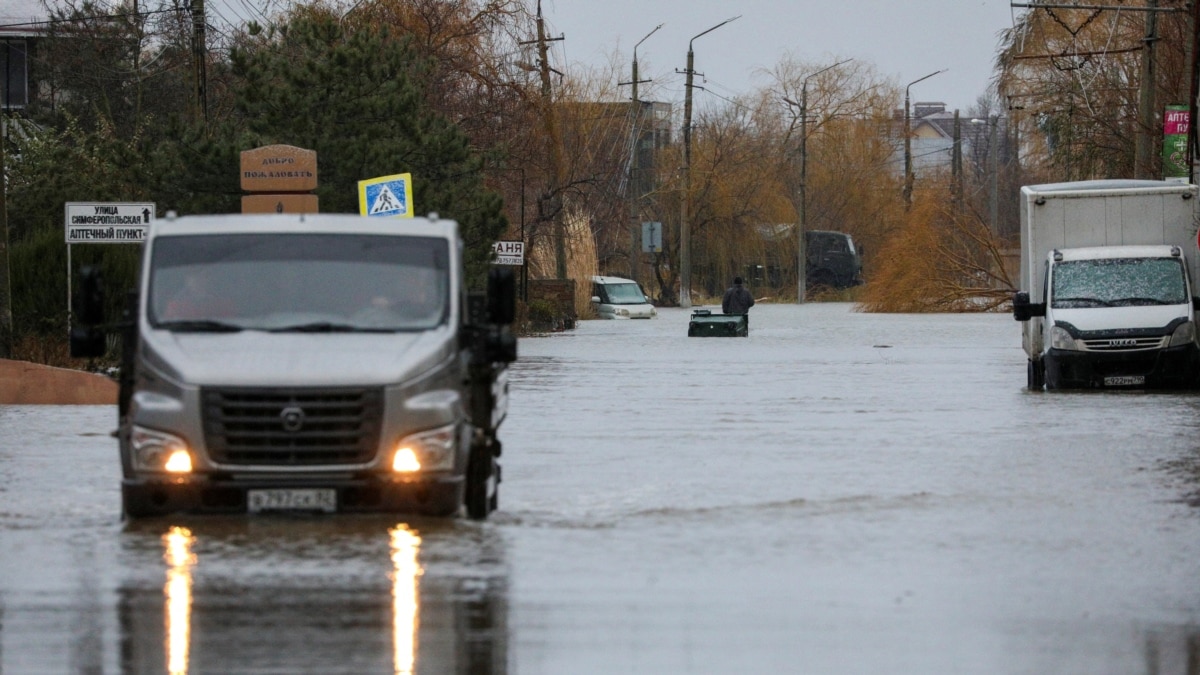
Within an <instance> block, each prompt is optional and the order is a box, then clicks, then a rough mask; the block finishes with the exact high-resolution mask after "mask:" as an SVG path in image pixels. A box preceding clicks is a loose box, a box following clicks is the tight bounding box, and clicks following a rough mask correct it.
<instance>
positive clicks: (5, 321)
mask: <svg viewBox="0 0 1200 675" xmlns="http://www.w3.org/2000/svg"><path fill="white" fill-rule="evenodd" d="M5 47H6V48H7V43H6V45H5ZM6 63H7V61H6ZM11 95H12V90H11V89H8V88H7V87H6V88H5V90H4V96H5V99H4V112H3V114H0V359H10V358H12V349H13V344H12V342H13V315H12V276H11V275H10V274H9V271H8V267H9V256H8V180H7V178H6V177H7V176H8V172H7V165H6V156H7V155H6V153H7V152H8V148H7V145H8V103H9V101H8V98H7V97H9V96H11Z"/></svg>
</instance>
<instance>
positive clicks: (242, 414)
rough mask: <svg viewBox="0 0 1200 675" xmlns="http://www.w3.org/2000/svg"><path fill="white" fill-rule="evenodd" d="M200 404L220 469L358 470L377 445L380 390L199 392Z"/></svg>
mask: <svg viewBox="0 0 1200 675" xmlns="http://www.w3.org/2000/svg"><path fill="white" fill-rule="evenodd" d="M201 400H202V401H203V405H204V409H203V413H202V417H203V420H204V439H205V442H206V444H207V445H208V451H209V453H210V455H211V456H212V458H213V460H214V461H216V462H219V463H222V464H245V465H249V464H257V465H274V466H321V465H326V464H361V463H364V462H369V461H370V460H371V459H373V458H374V456H375V451H376V448H377V447H378V445H379V428H380V422H381V419H382V417H383V410H382V407H383V406H382V402H383V392H382V390H380V389H204V390H202V391H201Z"/></svg>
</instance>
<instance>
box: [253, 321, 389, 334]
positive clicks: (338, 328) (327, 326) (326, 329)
mask: <svg viewBox="0 0 1200 675" xmlns="http://www.w3.org/2000/svg"><path fill="white" fill-rule="evenodd" d="M269 332H271V333H394V332H395V330H394V329H391V328H368V327H365V326H355V325H354V324H349V323H333V322H332V321H314V322H312V323H298V324H296V325H294V326H282V327H280V328H272V329H270V331H269Z"/></svg>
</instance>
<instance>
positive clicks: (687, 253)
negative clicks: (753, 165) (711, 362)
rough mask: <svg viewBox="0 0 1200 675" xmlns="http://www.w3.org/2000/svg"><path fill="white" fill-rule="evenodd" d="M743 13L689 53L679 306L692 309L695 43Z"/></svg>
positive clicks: (680, 236) (686, 88)
mask: <svg viewBox="0 0 1200 675" xmlns="http://www.w3.org/2000/svg"><path fill="white" fill-rule="evenodd" d="M741 17H742V15H741V14H739V15H737V16H735V17H733V18H731V19H726V20H724V21H722V22H721V23H719V24H717V25H715V26H713V27H712V28H709V29H708V30H706V31H704V32H702V33H698V34H696V35H695V36H694V37H693V38H692V39H691V40H689V41H688V54H687V84H686V85H685V86H684V93H683V195H682V197H681V199H680V200H679V306H680V307H682V308H684V309H688V308H690V307H691V306H692V289H691V285H692V242H691V238H692V231H691V224H690V223H689V222H688V201H689V200H690V199H691V192H692V76H693V75H694V74H695V70H694V69H693V67H692V66H693V65H694V62H695V52H694V51H693V50H692V43H693V42H695V41H696V38H698V37H700V36H701V35H704V34H706V33H711V32H712V31H714V30H716V29H718V28H720V27H721V26H724V25H725V24H727V23H729V22H730V21H736V20H737V19H740V18H741Z"/></svg>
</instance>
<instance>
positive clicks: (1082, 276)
mask: <svg viewBox="0 0 1200 675" xmlns="http://www.w3.org/2000/svg"><path fill="white" fill-rule="evenodd" d="M1052 274H1053V284H1052V288H1051V293H1050V297H1051V307H1054V308H1057V309H1070V308H1074V307H1128V306H1132V305H1180V304H1183V303H1185V302H1188V297H1187V285H1186V284H1185V283H1184V276H1183V264H1182V263H1181V262H1180V259H1179V258H1111V259H1104V260H1071V261H1065V262H1058V263H1055V264H1054V267H1053V272H1052Z"/></svg>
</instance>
